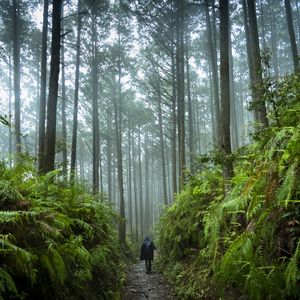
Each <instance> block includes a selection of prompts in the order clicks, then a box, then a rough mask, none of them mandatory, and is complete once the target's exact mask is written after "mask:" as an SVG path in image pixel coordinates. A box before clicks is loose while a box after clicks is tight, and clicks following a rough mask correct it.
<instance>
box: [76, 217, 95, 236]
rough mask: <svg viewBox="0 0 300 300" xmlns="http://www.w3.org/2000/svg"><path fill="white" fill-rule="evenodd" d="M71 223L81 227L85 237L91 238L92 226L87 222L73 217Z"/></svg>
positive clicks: (92, 234)
mask: <svg viewBox="0 0 300 300" xmlns="http://www.w3.org/2000/svg"><path fill="white" fill-rule="evenodd" d="M73 225H74V226H78V227H79V228H80V229H82V230H83V231H84V235H85V236H86V238H88V239H91V238H93V237H94V228H93V227H92V226H91V225H90V224H88V223H87V222H84V221H82V220H80V219H73Z"/></svg>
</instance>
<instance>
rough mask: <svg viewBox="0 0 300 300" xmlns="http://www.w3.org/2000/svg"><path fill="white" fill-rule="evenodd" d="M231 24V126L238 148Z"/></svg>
mask: <svg viewBox="0 0 300 300" xmlns="http://www.w3.org/2000/svg"><path fill="white" fill-rule="evenodd" d="M230 31H231V26H230V22H229V35H228V38H229V86H230V89H229V90H230V127H231V140H232V148H233V150H236V149H237V148H238V147H239V135H238V127H237V115H238V114H237V105H236V99H235V88H234V75H233V57H232V44H231V35H230Z"/></svg>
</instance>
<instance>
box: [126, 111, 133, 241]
mask: <svg viewBox="0 0 300 300" xmlns="http://www.w3.org/2000/svg"><path fill="white" fill-rule="evenodd" d="M128 123H129V124H128V135H127V136H128V210H129V222H130V235H131V239H133V213H132V160H131V148H132V146H131V114H130V113H129V120H128Z"/></svg>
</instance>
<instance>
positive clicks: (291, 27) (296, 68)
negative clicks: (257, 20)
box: [284, 0, 300, 73]
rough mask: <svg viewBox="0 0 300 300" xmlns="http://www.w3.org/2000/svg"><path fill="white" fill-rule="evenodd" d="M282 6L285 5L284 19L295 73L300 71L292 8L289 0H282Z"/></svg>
mask: <svg viewBox="0 0 300 300" xmlns="http://www.w3.org/2000/svg"><path fill="white" fill-rule="evenodd" d="M284 6H285V12H286V21H287V26H288V31H289V36H290V43H291V50H292V56H293V63H294V71H295V73H299V72H300V68H299V57H298V50H297V44H296V38H295V31H294V25H293V16H292V8H291V2H290V0H284Z"/></svg>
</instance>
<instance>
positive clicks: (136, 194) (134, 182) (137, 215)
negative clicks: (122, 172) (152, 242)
mask: <svg viewBox="0 0 300 300" xmlns="http://www.w3.org/2000/svg"><path fill="white" fill-rule="evenodd" d="M135 148H136V147H135V139H134V135H133V136H132V165H133V190H134V212H135V240H136V242H137V241H138V240H139V211H138V200H137V196H138V191H137V178H136V177H137V172H136V161H135V157H136V151H135Z"/></svg>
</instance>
